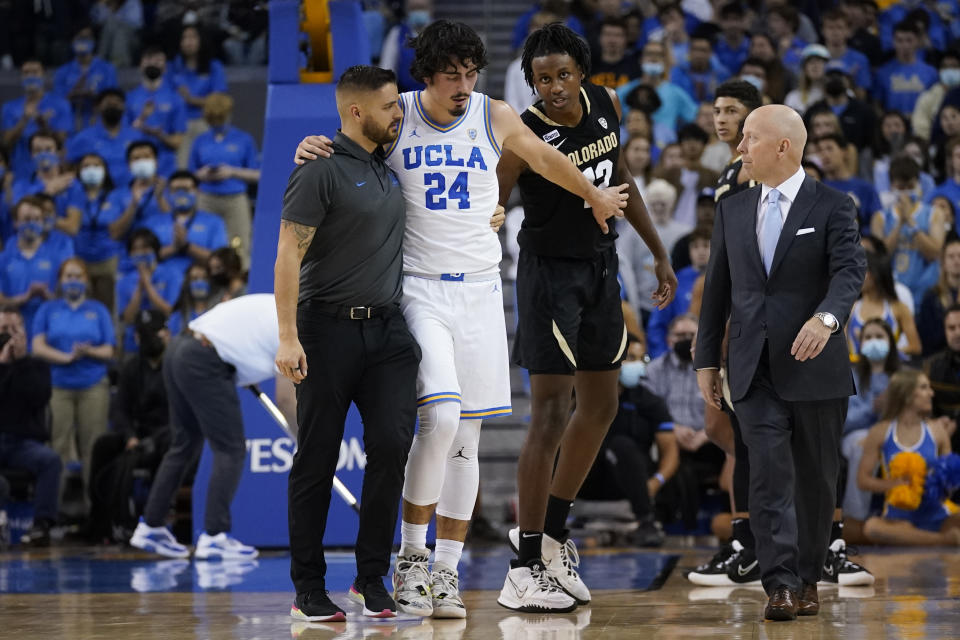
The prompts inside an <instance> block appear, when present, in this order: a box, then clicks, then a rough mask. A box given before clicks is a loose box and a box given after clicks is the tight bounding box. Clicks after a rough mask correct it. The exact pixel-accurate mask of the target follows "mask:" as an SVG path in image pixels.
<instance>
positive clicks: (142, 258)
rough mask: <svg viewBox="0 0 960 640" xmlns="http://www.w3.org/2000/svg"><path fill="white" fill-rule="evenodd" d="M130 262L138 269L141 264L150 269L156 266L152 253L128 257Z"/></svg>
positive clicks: (155, 258) (155, 259)
mask: <svg viewBox="0 0 960 640" xmlns="http://www.w3.org/2000/svg"><path fill="white" fill-rule="evenodd" d="M130 260H132V261H133V264H135V265H136V266H138V267H139V266H140V265H141V264H143V265H146V266H148V267H151V268H152V267H153V266H154V265H155V264H157V256H155V255H154V254H152V253H138V254H136V255H132V256H130Z"/></svg>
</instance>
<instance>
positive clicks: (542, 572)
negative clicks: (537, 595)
mask: <svg viewBox="0 0 960 640" xmlns="http://www.w3.org/2000/svg"><path fill="white" fill-rule="evenodd" d="M530 576H531V577H532V578H533V581H534V583H536V585H537V587H539V588H540V589H541V590H542V591H548V592H551V593H554V592H558V591H561V589H560V585H558V584H557V583H556V582H554V581H553V579H552V578H550V576H549V575H548V574H547V570H546V569H545V568H544V567H542V566H539V565H537V566H533V567H530Z"/></svg>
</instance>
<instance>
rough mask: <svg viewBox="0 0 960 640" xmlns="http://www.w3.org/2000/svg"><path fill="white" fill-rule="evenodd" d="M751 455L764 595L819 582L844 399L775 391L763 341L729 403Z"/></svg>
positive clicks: (834, 487)
mask: <svg viewBox="0 0 960 640" xmlns="http://www.w3.org/2000/svg"><path fill="white" fill-rule="evenodd" d="M734 404H735V406H734V408H735V410H736V412H737V417H738V418H739V420H740V429H741V432H742V434H743V440H744V442H745V443H746V445H747V449H748V450H749V456H750V528H751V530H752V531H753V535H754V538H755V539H756V542H757V546H756V551H757V560H758V561H759V563H760V572H761V581H762V582H763V587H764V589H765V590H766V592H767V594H770V593H772V592H773V590H774V589H776V588H777V587H778V586H780V585H785V586H787V587H788V588H790V589H793V590H794V591H796V592H799V591H800V590H801V588H802V586H803V584H804V583H807V584H816V583H817V582H818V581H819V580H820V573H821V571H822V569H823V563H824V561H825V560H826V556H827V547H828V545H829V544H830V530H831V526H832V522H833V509H834V506H835V502H836V490H837V475H838V473H839V469H840V453H839V451H840V434H841V431H842V428H843V422H844V419H845V418H846V409H847V398H832V399H827V400H818V401H812V402H790V401H787V400H784V399H782V398H781V397H780V396H779V395H777V392H776V390H775V389H774V386H773V382H772V379H771V376H770V364H769V355H768V353H767V348H766V347H764V350H763V355H762V356H761V358H760V363H759V364H758V366H757V371H756V373H755V374H754V377H753V382H752V383H751V384H750V389H749V390H748V391H747V394H746V395H745V396H744V397H743V398H742V399H741V400H739V401H738V402H736V403H734Z"/></svg>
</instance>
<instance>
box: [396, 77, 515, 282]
mask: <svg viewBox="0 0 960 640" xmlns="http://www.w3.org/2000/svg"><path fill="white" fill-rule="evenodd" d="M400 100H401V104H402V106H403V123H402V124H401V125H400V131H399V133H398V134H397V139H396V141H395V142H394V143H393V144H392V145H391V146H390V147H389V148H388V149H387V164H388V165H389V166H390V168H391V169H393V170H394V172H396V174H397V178H398V179H399V180H400V187H401V188H402V189H403V197H404V199H405V200H406V204H407V227H406V232H405V234H404V238H403V268H404V271H406V272H412V273H427V274H444V273H480V272H489V271H491V270H496V269H497V268H498V267H499V265H500V258H501V253H500V241H499V240H498V239H497V234H496V233H494V232H493V230H492V229H490V218H491V217H492V216H493V212H494V209H495V208H496V206H497V201H498V200H499V197H500V192H499V186H498V183H497V162H498V161H499V160H500V146H499V145H498V144H497V141H496V138H495V137H494V135H493V124H492V121H491V118H490V98H488V97H487V96H485V95H483V94H482V93H476V92H474V93H473V94H471V96H470V99H469V101H468V102H467V110H466V112H464V114H463V115H462V116H460V117H459V118H458V119H457V120H455V121H454V122H451V123H450V124H448V125H445V126H441V125H439V124H437V123H435V122H433V121H432V120H431V119H430V116H428V115H427V113H426V110H425V109H424V108H423V104H422V103H421V92H419V91H408V92H407V93H404V94H402V95H401V96H400Z"/></svg>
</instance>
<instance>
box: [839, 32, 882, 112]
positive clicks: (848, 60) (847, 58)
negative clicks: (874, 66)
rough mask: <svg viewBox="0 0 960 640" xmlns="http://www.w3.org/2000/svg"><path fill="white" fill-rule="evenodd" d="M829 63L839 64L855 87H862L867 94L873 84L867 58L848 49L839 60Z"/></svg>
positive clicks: (854, 50)
mask: <svg viewBox="0 0 960 640" xmlns="http://www.w3.org/2000/svg"><path fill="white" fill-rule="evenodd" d="M830 62H833V63H839V64H840V65H841V66H842V67H843V70H844V71H846V72H847V74H848V75H849V76H850V77H851V78H853V81H854V84H855V85H856V86H858V87H862V88H863V89H864V90H866V91H867V92H869V91H870V86H871V85H872V84H873V82H872V76H871V75H870V73H871V72H870V61H869V60H867V56H865V55H863V54H862V53H860V52H859V51H857V50H856V49H850V48H849V47H848V48H847V52H846V53H844V54H843V55H842V56H840V57H839V58H833V59H832V60H830ZM838 115H839V114H838Z"/></svg>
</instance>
